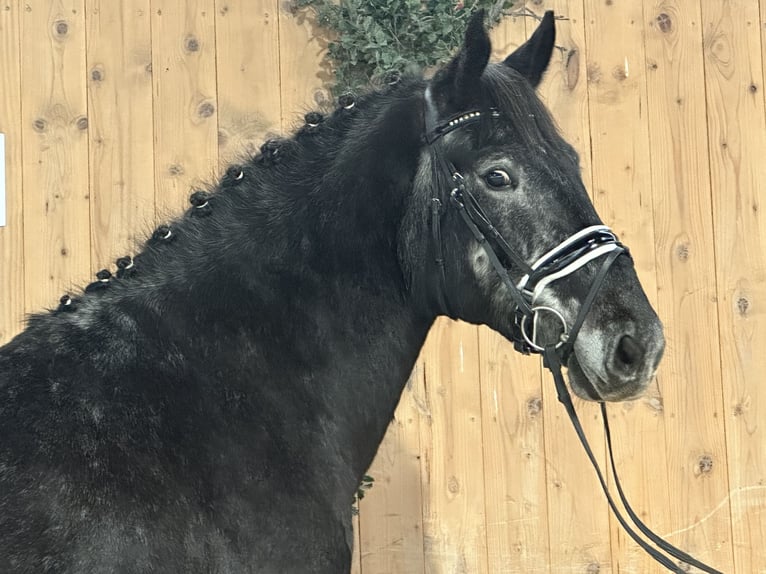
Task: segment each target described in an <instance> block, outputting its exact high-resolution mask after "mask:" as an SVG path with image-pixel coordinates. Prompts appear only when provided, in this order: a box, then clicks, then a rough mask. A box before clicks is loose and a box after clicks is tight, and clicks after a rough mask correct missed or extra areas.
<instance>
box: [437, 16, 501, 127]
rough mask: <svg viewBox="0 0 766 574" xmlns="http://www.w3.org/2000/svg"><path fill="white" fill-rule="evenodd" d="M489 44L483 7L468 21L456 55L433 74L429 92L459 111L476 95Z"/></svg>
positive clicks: (490, 47)
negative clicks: (461, 43)
mask: <svg viewBox="0 0 766 574" xmlns="http://www.w3.org/2000/svg"><path fill="white" fill-rule="evenodd" d="M491 51H492V45H491V43H490V41H489V34H487V30H486V29H485V28H484V10H477V11H476V12H474V14H473V15H472V16H471V19H470V20H469V21H468V26H467V27H466V30H465V40H464V41H463V46H462V48H460V52H458V54H457V56H455V57H454V58H453V59H452V61H451V62H450V63H449V64H447V65H446V66H445V67H444V68H442V69H441V70H439V72H438V73H437V74H436V76H434V79H433V82H432V93H433V95H434V96H435V97H436V99H437V101H438V102H439V103H441V104H442V105H444V106H445V107H448V108H452V110H451V111H453V112H458V111H463V110H464V109H465V108H466V106H468V105H469V104H471V103H474V101H475V100H478V97H479V91H478V90H479V79H480V78H481V75H482V74H483V73H484V68H486V67H487V63H488V62H489V55H490V52H491Z"/></svg>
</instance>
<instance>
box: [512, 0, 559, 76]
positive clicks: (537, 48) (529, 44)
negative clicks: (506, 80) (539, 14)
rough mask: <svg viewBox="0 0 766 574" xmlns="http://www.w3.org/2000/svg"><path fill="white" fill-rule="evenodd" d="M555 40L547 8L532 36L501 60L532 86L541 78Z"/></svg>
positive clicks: (549, 12) (553, 22)
mask: <svg viewBox="0 0 766 574" xmlns="http://www.w3.org/2000/svg"><path fill="white" fill-rule="evenodd" d="M555 42H556V24H555V20H554V18H553V12H552V11H551V10H548V11H547V12H546V13H545V15H544V16H543V19H542V21H541V22H540V25H539V26H538V27H537V30H535V32H534V33H533V34H532V36H531V37H530V38H529V40H527V41H526V42H524V43H523V44H522V45H521V46H519V47H518V48H517V49H516V51H514V52H513V53H512V54H511V55H510V56H508V57H507V58H506V59H505V61H504V62H503V63H504V64H505V65H506V66H508V67H510V68H513V69H514V70H516V71H517V72H519V73H520V74H521V75H522V76H524V77H525V78H526V79H527V80H528V81H529V83H530V84H532V87H533V88H536V87H537V85H538V84H539V83H540V80H541V79H542V78H543V74H544V73H545V70H546V69H547V68H548V63H549V62H550V61H551V54H552V53H553V46H554V44H555Z"/></svg>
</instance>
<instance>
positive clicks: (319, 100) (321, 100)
mask: <svg viewBox="0 0 766 574" xmlns="http://www.w3.org/2000/svg"><path fill="white" fill-rule="evenodd" d="M329 101H330V98H328V97H327V92H326V91H325V90H322V89H321V88H320V89H318V90H314V103H315V104H316V105H318V106H324V105H325V104H327V103H328V102H329Z"/></svg>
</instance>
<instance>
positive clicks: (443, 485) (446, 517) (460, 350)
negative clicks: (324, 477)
mask: <svg viewBox="0 0 766 574" xmlns="http://www.w3.org/2000/svg"><path fill="white" fill-rule="evenodd" d="M423 357H424V361H425V408H426V409H427V412H428V416H426V417H421V427H420V444H421V458H420V461H421V479H422V487H421V490H422V496H423V536H424V540H425V557H426V565H425V566H426V568H425V571H426V573H427V574H448V573H452V572H476V573H477V574H478V573H484V572H489V570H488V565H487V546H486V530H485V528H486V526H485V516H484V512H485V510H484V509H485V498H484V477H483V472H482V468H483V452H482V444H481V442H482V428H481V427H482V419H481V416H482V415H481V396H480V386H479V377H480V371H479V348H478V333H477V328H476V327H475V326H473V325H467V324H465V323H459V322H454V321H449V320H448V319H445V318H441V319H439V320H438V321H437V322H436V324H435V325H434V327H433V329H431V333H430V335H429V337H428V341H427V342H426V348H425V349H424V352H423Z"/></svg>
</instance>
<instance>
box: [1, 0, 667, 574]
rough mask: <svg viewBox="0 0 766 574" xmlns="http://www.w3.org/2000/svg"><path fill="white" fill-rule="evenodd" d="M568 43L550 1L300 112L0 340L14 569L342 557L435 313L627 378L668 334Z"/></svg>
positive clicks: (578, 384) (5, 558)
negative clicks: (604, 180)
mask: <svg viewBox="0 0 766 574" xmlns="http://www.w3.org/2000/svg"><path fill="white" fill-rule="evenodd" d="M554 40H555V22H554V18H553V15H552V13H547V14H546V15H545V17H544V18H543V19H542V21H541V22H540V24H539V26H538V28H537V30H536V31H535V32H534V34H533V35H532V36H531V37H530V38H529V40H528V41H527V42H526V43H525V44H523V45H522V46H520V47H519V48H518V49H517V50H515V51H514V52H513V53H511V54H510V55H509V56H508V57H507V58H505V59H504V60H503V61H499V62H490V61H489V60H490V51H491V44H490V39H489V36H488V34H487V31H486V29H485V25H484V22H483V14H482V13H477V14H476V15H474V16H473V17H472V18H471V19H470V21H469V23H468V25H467V29H466V32H465V36H464V40H463V43H462V46H461V48H460V49H459V51H458V52H457V54H456V55H455V57H454V58H453V59H452V60H450V61H449V62H448V63H447V64H445V65H444V66H443V67H441V68H440V69H438V70H437V71H436V72H435V73H434V74H433V75H431V76H429V77H425V76H424V75H423V74H419V73H415V72H412V73H408V74H405V75H403V76H402V77H401V78H399V81H398V82H396V83H392V85H386V86H384V87H382V88H379V89H371V91H370V92H369V93H366V94H362V95H358V96H350V95H346V96H345V97H343V98H341V99H340V100H339V105H338V106H337V108H336V109H334V110H324V112H312V113H310V114H309V115H308V116H307V118H306V124H305V125H304V126H302V127H301V128H300V129H298V130H297V131H296V132H295V133H294V134H293V135H292V136H291V137H289V138H286V139H282V140H270V141H268V142H266V143H265V144H264V145H263V147H262V148H261V150H260V153H256V154H253V155H252V157H249V158H247V159H245V160H244V161H242V162H241V163H240V164H236V165H231V166H229V168H228V169H226V171H225V173H224V174H222V175H221V176H220V179H219V180H218V182H217V183H216V184H215V185H214V186H212V187H211V190H210V192H209V193H199V192H198V193H195V194H194V195H193V196H192V197H191V202H192V206H191V207H190V208H189V210H188V211H187V212H185V213H183V214H180V215H179V216H178V217H177V218H176V219H175V220H174V221H173V222H171V223H170V224H169V225H165V226H161V227H159V228H158V229H157V230H156V231H155V232H154V233H153V234H151V236H149V237H148V238H147V239H146V242H145V244H144V245H143V247H142V248H141V249H140V251H139V253H138V254H137V255H135V257H124V258H121V259H119V260H118V261H117V267H118V271H117V273H116V274H114V275H113V274H112V273H111V272H110V271H108V270H106V271H104V272H101V273H99V275H98V280H97V281H96V282H94V283H92V284H90V285H88V287H86V288H85V289H84V290H83V291H81V292H79V293H78V294H76V295H75V296H65V297H63V298H62V300H61V302H60V305H59V306H58V307H56V308H51V309H49V310H47V311H44V312H40V313H37V314H35V315H33V316H31V317H30V318H29V320H28V323H27V325H26V327H25V329H24V330H23V331H22V332H21V333H20V334H18V335H17V336H16V337H15V338H14V339H12V340H11V341H10V342H9V343H7V344H6V345H5V346H3V347H2V348H0V571H2V572H5V573H32V572H35V573H40V572H51V573H60V574H73V573H77V574H85V573H96V572H97V573H100V574H102V573H112V572H113V573H136V572H185V573H202V572H205V573H221V574H223V573H227V574H228V573H231V574H235V573H236V574H239V573H246V572H248V573H249V572H263V573H272V572H291V573H299V572H312V573H338V572H349V570H350V563H351V555H352V545H353V536H352V499H353V495H354V493H355V492H356V490H357V487H358V485H359V484H360V481H361V479H362V477H363V476H364V473H365V471H366V469H367V468H368V466H369V465H370V463H371V461H372V459H373V457H374V455H375V454H376V450H377V448H378V446H379V444H380V442H381V440H382V439H383V436H384V434H385V431H386V429H387V427H388V425H389V423H390V421H391V419H392V417H393V414H394V409H395V407H396V405H397V403H398V401H399V399H400V395H401V393H402V390H403V388H404V385H405V384H406V381H407V380H408V377H409V375H410V373H411V370H412V369H413V367H414V364H415V361H416V358H417V357H418V354H419V351H420V349H421V347H422V346H423V344H424V341H425V339H426V335H427V333H428V331H429V328H430V327H431V325H432V324H433V322H434V321H435V319H436V318H437V317H439V316H442V315H446V316H449V317H451V318H452V319H459V320H463V321H467V322H470V323H474V324H483V325H488V326H489V327H490V328H492V329H494V330H496V331H497V332H499V333H500V334H501V335H503V336H505V337H506V338H508V339H509V340H510V341H514V342H515V343H517V344H518V343H520V342H521V343H522V347H523V345H524V343H523V342H524V341H527V343H526V344H527V345H528V346H527V348H526V350H527V351H529V350H530V346H531V348H532V349H536V348H538V347H542V346H544V345H547V344H548V343H547V341H553V342H555V344H556V345H558V344H559V343H560V342H563V341H564V340H565V339H566V337H565V335H566V331H567V328H569V329H570V332H571V329H572V327H573V325H574V324H575V323H577V326H578V329H579V335H578V336H577V337H576V340H574V341H572V340H570V341H568V343H567V344H568V346H569V349H568V351H569V352H568V353H567V354H566V355H563V358H564V360H565V366H566V367H568V370H567V373H568V379H569V384H570V385H571V387H572V389H573V390H574V391H575V393H576V394H578V395H579V396H581V397H583V398H586V399H591V400H593V399H595V400H601V401H604V400H608V401H619V400H625V399H629V398H632V397H635V396H637V395H638V394H640V393H641V392H642V391H643V390H644V389H645V388H646V386H647V385H648V382H649V381H650V379H651V378H652V376H653V373H654V372H655V369H656V367H657V364H658V362H659V360H660V357H661V355H662V350H663V347H664V339H663V331H662V325H661V323H660V321H659V319H658V317H657V315H656V313H655V312H654V310H653V309H652V307H651V305H650V303H649V302H648V300H647V298H646V295H645V294H644V291H643V290H642V287H641V285H640V282H639V280H638V277H637V275H636V272H635V270H634V266H633V263H632V260H631V258H630V255H629V252H628V251H627V250H626V249H624V248H622V247H619V248H618V246H619V245H620V244H619V243H618V242H617V241H616V238H614V236H613V234H611V232H610V231H609V230H608V228H606V227H605V226H604V225H603V223H602V222H601V220H600V219H599V216H598V215H597V213H596V211H595V209H594V207H593V205H592V203H591V201H590V200H589V198H588V195H587V192H586V189H585V187H584V184H583V182H582V179H581V177H580V168H579V159H578V155H577V153H576V152H575V150H574V149H573V147H572V146H571V145H570V144H568V143H567V142H566V141H565V140H564V139H563V138H562V136H561V135H560V134H559V132H558V131H557V129H556V127H555V124H554V122H553V120H552V119H551V116H550V114H549V112H548V111H547V110H546V108H545V107H544V105H543V104H542V102H541V100H540V99H539V97H538V96H537V94H536V92H535V88H536V87H537V86H538V84H539V83H540V81H541V79H542V77H543V74H544V73H545V71H546V69H547V67H548V65H549V62H550V59H551V54H552V52H553V50H554ZM603 249H606V250H607V251H612V253H611V254H610V255H609V257H610V260H609V266H608V268H607V267H605V266H603V265H601V261H602V260H603V259H604V257H602V256H601V255H600V253H601V251H599V250H603ZM586 252H587V253H586ZM596 252H598V256H596V255H593V254H594V253H596ZM573 254H574V255H573ZM583 254H586V255H587V254H590V255H593V256H592V257H591V256H590V255H587V256H583ZM573 257H574V260H575V261H574V263H572V258H573ZM553 260H555V261H556V262H558V263H555V265H554V267H555V271H556V272H555V273H553V272H552V271H551V269H552V268H551V267H550V265H549V263H550V264H552V263H551V261H553ZM530 262H538V263H539V265H538V264H537V263H535V264H532V265H530ZM535 274H537V275H542V277H537V279H536V280H535V281H531V278H532V277H533V276H534V275H535ZM554 275H555V277H554ZM594 286H597V288H596V287H594ZM522 287H523V288H522ZM531 291H534V295H533V297H534V301H533V303H534V309H533V310H532V315H529V314H522V316H521V319H520V321H519V315H518V313H514V309H518V308H520V306H523V305H524V304H525V303H524V302H525V301H527V302H529V301H530V300H529V299H528V297H529V293H530V292H531ZM519 292H524V293H525V298H524V299H522V300H521V301H520V300H519V298H518V295H519ZM530 305H531V303H530ZM586 310H587V312H585V311H586ZM530 317H531V319H530ZM527 319H530V320H529V321H528V320H527ZM532 323H534V325H532ZM520 334H521V337H520Z"/></svg>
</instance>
